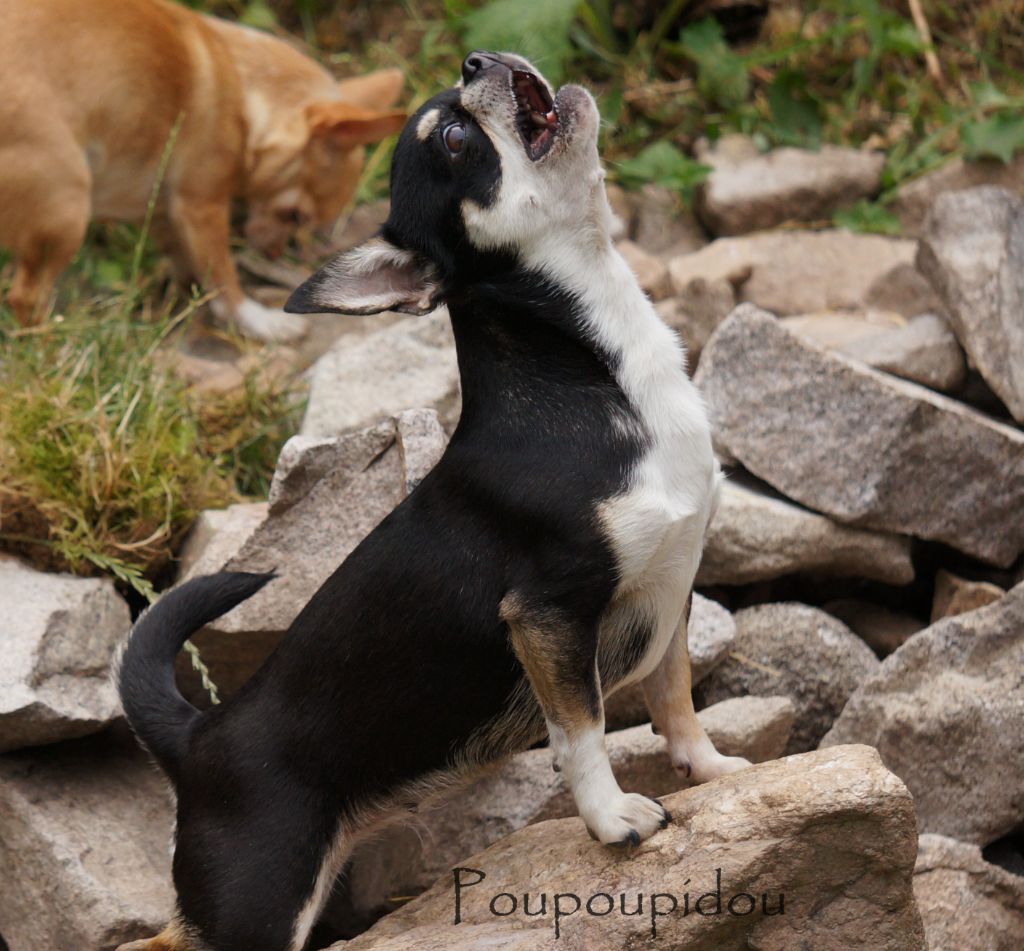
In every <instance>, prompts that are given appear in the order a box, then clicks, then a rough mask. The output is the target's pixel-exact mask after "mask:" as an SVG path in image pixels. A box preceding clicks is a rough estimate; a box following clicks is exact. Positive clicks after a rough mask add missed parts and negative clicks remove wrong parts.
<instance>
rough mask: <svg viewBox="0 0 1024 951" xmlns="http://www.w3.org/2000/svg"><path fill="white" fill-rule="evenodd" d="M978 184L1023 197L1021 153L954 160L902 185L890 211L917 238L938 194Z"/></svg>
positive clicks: (1023, 174) (1023, 166)
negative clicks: (1010, 156) (1005, 158)
mask: <svg viewBox="0 0 1024 951" xmlns="http://www.w3.org/2000/svg"><path fill="white" fill-rule="evenodd" d="M978 185H998V186H1000V187H1001V188H1006V189H1008V190H1009V191H1011V192H1014V193H1015V194H1017V195H1020V196H1021V197H1024V155H1017V156H1016V157H1015V158H1013V159H1012V160H1011V161H1010V162H1007V163H1004V162H1001V161H998V160H997V159H985V160H982V161H978V162H964V161H963V160H962V159H954V160H953V161H951V162H947V163H946V164H945V165H943V166H942V167H941V168H939V169H936V170H935V171H933V172H928V173H927V174H925V175H922V176H921V177H920V178H916V179H914V180H913V181H912V182H908V183H907V184H905V185H901V186H900V188H899V190H898V191H897V193H896V199H895V201H893V202H892V203H891V204H890V205H889V210H890V211H891V212H893V213H894V214H896V215H898V216H899V219H900V225H901V226H902V230H903V234H904V235H905V236H906V237H908V238H917V237H920V236H921V233H922V232H923V230H924V223H925V219H926V218H927V216H928V212H929V211H930V210H931V207H932V205H934V204H935V201H936V199H938V197H939V196H940V195H943V194H945V193H946V192H954V191H961V190H963V189H965V188H974V187H976V186H978Z"/></svg>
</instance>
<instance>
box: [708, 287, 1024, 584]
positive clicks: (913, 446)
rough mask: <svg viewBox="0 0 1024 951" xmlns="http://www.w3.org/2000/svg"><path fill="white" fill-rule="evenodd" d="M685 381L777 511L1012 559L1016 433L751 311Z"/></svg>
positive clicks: (1020, 541)
mask: <svg viewBox="0 0 1024 951" xmlns="http://www.w3.org/2000/svg"><path fill="white" fill-rule="evenodd" d="M696 379H697V383H698V385H699V386H700V387H701V388H702V389H703V392H704V396H705V399H706V400H707V402H708V406H709V410H710V414H711V418H712V425H713V428H714V433H715V439H716V444H717V445H718V446H719V447H720V449H721V450H722V452H723V453H725V454H726V455H728V456H729V457H730V458H732V459H737V460H739V461H740V462H742V463H743V465H744V466H745V467H746V468H747V469H748V470H749V471H750V472H752V473H753V474H754V475H756V476H757V477H758V478H760V479H763V480H764V481H765V482H768V483H769V484H770V485H772V486H773V487H774V488H775V489H777V490H778V491H780V492H782V493H784V494H785V495H787V496H789V497H790V498H792V499H795V500H796V501H798V502H800V503H802V504H804V505H807V506H809V507H811V508H814V509H816V510H817V511H819V512H823V513H825V514H828V515H830V516H832V517H833V518H836V519H838V520H839V521H841V522H844V523H847V524H852V525H860V526H864V527H867V528H876V529H882V530H886V531H893V532H900V533H905V534H910V535H915V536H917V537H919V538H926V539H931V540H935V541H942V542H946V543H947V544H949V545H952V546H953V547H955V548H958V549H959V550H960V551H963V552H965V553H966V554H969V555H972V556H974V557H976V558H980V559H982V560H984V561H988V562H990V563H993V564H996V565H1000V566H1003V567H1006V566H1008V565H1010V564H1011V563H1012V562H1013V560H1014V559H1015V557H1016V556H1017V554H1018V553H1019V552H1020V551H1021V549H1022V548H1024V519H1021V518H1020V517H1019V514H1020V512H1021V510H1022V508H1024V433H1021V432H1019V431H1017V430H1015V429H1013V428H1011V427H1009V426H1006V425H1003V424H1001V423H998V422H995V421H993V420H991V419H989V418H988V417H986V416H983V415H981V414H980V413H977V412H975V411H974V410H971V409H969V408H967V407H965V406H962V405H961V404H959V403H956V402H954V401H953V400H950V399H947V398H946V397H944V396H941V395H939V394H937V393H933V392H932V391H931V390H927V389H925V388H923V387H919V386H916V385H914V384H913V383H908V382H906V381H904V380H899V379H897V378H895V377H892V376H889V375H888V374H884V373H879V372H878V371H876V370H873V369H871V368H870V367H866V366H864V365H862V364H859V363H856V362H854V361H852V360H849V359H847V358H845V357H842V356H840V355H837V354H829V353H826V352H825V351H824V350H821V349H820V348H818V347H815V346H813V345H811V344H808V343H807V342H805V341H803V340H801V339H800V337H798V336H797V335H795V334H792V333H790V332H788V331H787V330H786V329H785V328H784V327H783V326H782V325H781V324H780V323H779V321H777V320H776V319H774V318H773V317H772V316H771V315H770V314H766V313H764V312H763V311H758V310H757V309H756V308H754V307H751V306H740V307H738V308H737V309H736V311H735V312H734V313H733V314H732V316H730V317H729V319H728V320H726V321H725V323H723V324H722V326H721V327H719V329H718V331H717V332H716V333H715V335H714V337H712V339H711V341H710V343H709V344H708V346H707V347H706V348H705V352H704V354H703V356H702V357H701V365H700V369H699V371H698V373H697V377H696ZM936 500H941V504H937V503H936Z"/></svg>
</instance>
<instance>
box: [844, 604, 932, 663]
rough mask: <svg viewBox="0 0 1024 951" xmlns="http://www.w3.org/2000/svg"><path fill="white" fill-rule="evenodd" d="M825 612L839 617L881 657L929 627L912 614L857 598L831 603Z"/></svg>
mask: <svg viewBox="0 0 1024 951" xmlns="http://www.w3.org/2000/svg"><path fill="white" fill-rule="evenodd" d="M825 610H826V611H827V612H828V613H829V614H831V615H832V616H833V617H836V618H839V620H840V621H842V622H843V623H844V624H845V625H846V626H847V627H848V628H849V629H850V630H851V631H853V633H854V634H856V635H857V636H858V637H859V638H860V639H861V640H862V641H864V642H865V643H866V644H867V645H868V647H870V648H871V649H872V650H873V651H874V652H875V653H876V654H877V655H878V656H879V657H887V656H888V655H889V654H891V653H892V652H893V651H894V650H897V649H898V648H900V647H902V646H903V645H904V644H905V643H906V642H907V641H909V640H910V638H912V637H913V636H914V635H915V634H916V633H917V632H918V631H922V630H924V627H925V625H924V624H922V623H921V622H920V621H919V620H918V619H917V618H916V617H914V616H913V615H911V614H903V613H901V612H899V611H892V610H890V609H889V608H887V607H884V606H883V605H881V604H874V603H873V602H871V601H858V600H856V599H855V598H843V599H840V600H837V601H829V602H828V603H827V604H825Z"/></svg>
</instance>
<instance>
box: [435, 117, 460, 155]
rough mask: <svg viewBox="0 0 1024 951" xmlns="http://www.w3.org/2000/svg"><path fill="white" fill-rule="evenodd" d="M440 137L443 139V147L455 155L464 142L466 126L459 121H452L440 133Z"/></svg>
mask: <svg viewBox="0 0 1024 951" xmlns="http://www.w3.org/2000/svg"><path fill="white" fill-rule="evenodd" d="M441 138H443V139H444V147H445V148H446V149H447V150H448V151H449V152H451V153H452V155H457V154H458V153H459V152H461V151H462V146H463V145H465V144H466V127H465V126H464V125H463V124H462V123H461V122H453V123H452V124H451V125H450V126H448V128H447V129H445V130H444V132H442V133H441Z"/></svg>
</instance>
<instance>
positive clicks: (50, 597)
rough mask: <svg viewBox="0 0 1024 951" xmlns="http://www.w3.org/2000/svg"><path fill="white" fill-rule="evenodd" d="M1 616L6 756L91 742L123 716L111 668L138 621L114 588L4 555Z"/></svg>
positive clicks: (0, 722) (1, 740)
mask: <svg viewBox="0 0 1024 951" xmlns="http://www.w3.org/2000/svg"><path fill="white" fill-rule="evenodd" d="M0 615H2V616H3V618H4V622H3V624H4V638H3V645H4V646H3V658H4V659H3V663H2V664H0V752H5V751H7V750H16V749H19V748H20V747H23V746H36V745H39V744H41V743H54V742H56V741H57V740H63V739H70V738H72V737H76V736H86V735H87V734H89V733H95V732H96V731H97V730H100V729H102V728H103V727H104V726H105V725H106V724H108V723H109V722H110V721H111V720H113V718H114V717H115V716H117V714H118V713H119V711H120V707H119V705H118V702H117V696H116V694H115V692H114V689H113V687H112V686H111V684H110V677H109V675H110V664H111V661H112V659H113V656H114V652H115V651H116V649H117V647H118V646H119V645H120V643H121V642H122V641H123V640H124V637H125V635H126V634H127V633H128V628H129V626H130V624H131V618H130V616H129V613H128V605H126V604H125V602H124V600H123V599H122V598H121V597H120V595H118V593H117V592H116V591H115V590H114V586H113V584H112V583H111V582H110V581H108V580H106V579H100V578H76V577H73V576H72V575H54V574H43V573H42V572H39V571H36V570H34V569H33V568H30V567H28V566H27V565H25V564H23V563H22V562H20V561H19V560H18V559H16V558H12V557H10V556H7V555H0Z"/></svg>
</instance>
